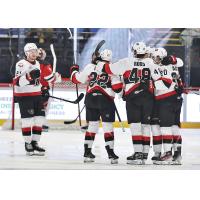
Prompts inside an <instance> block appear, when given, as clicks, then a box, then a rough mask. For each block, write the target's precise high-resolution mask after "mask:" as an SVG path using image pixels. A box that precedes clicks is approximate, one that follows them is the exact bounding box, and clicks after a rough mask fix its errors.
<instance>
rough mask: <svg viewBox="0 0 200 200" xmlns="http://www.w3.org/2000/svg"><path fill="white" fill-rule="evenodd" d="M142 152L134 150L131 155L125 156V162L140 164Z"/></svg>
mask: <svg viewBox="0 0 200 200" xmlns="http://www.w3.org/2000/svg"><path fill="white" fill-rule="evenodd" d="M142 159H143V153H141V152H135V153H134V154H133V155H132V156H129V157H127V164H130V165H142V164H143V162H142Z"/></svg>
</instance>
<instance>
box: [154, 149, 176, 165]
mask: <svg viewBox="0 0 200 200" xmlns="http://www.w3.org/2000/svg"><path fill="white" fill-rule="evenodd" d="M155 164H157V165H171V164H172V152H171V151H167V152H165V153H164V154H163V155H161V157H160V158H159V159H158V160H157V161H155Z"/></svg>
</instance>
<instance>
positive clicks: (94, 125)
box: [88, 121, 99, 133]
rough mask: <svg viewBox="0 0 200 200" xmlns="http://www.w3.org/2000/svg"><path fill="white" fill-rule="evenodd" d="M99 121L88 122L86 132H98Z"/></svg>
mask: <svg viewBox="0 0 200 200" xmlns="http://www.w3.org/2000/svg"><path fill="white" fill-rule="evenodd" d="M98 130H99V121H90V122H89V124H88V132H92V133H98Z"/></svg>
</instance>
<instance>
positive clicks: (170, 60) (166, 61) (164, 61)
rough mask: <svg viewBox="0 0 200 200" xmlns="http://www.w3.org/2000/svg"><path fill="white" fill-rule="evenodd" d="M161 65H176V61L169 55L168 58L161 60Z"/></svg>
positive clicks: (174, 57)
mask: <svg viewBox="0 0 200 200" xmlns="http://www.w3.org/2000/svg"><path fill="white" fill-rule="evenodd" d="M161 63H162V65H170V64H172V65H175V64H176V63H177V59H176V56H173V55H170V56H166V57H164V58H163V60H162V62H161Z"/></svg>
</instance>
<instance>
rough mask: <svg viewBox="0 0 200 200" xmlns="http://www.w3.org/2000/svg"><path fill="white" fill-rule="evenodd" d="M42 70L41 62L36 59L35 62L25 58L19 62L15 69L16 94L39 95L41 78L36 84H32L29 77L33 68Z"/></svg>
mask: <svg viewBox="0 0 200 200" xmlns="http://www.w3.org/2000/svg"><path fill="white" fill-rule="evenodd" d="M36 68H37V69H39V70H40V64H39V62H38V61H35V63H34V64H32V63H30V62H28V61H27V60H25V59H23V60H20V61H19V62H17V64H16V70H15V78H14V81H13V84H14V96H17V97H21V96H38V95H40V94H41V84H40V81H39V79H38V80H36V81H35V83H34V84H30V80H29V78H28V75H29V72H30V71H32V70H33V69H36Z"/></svg>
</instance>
